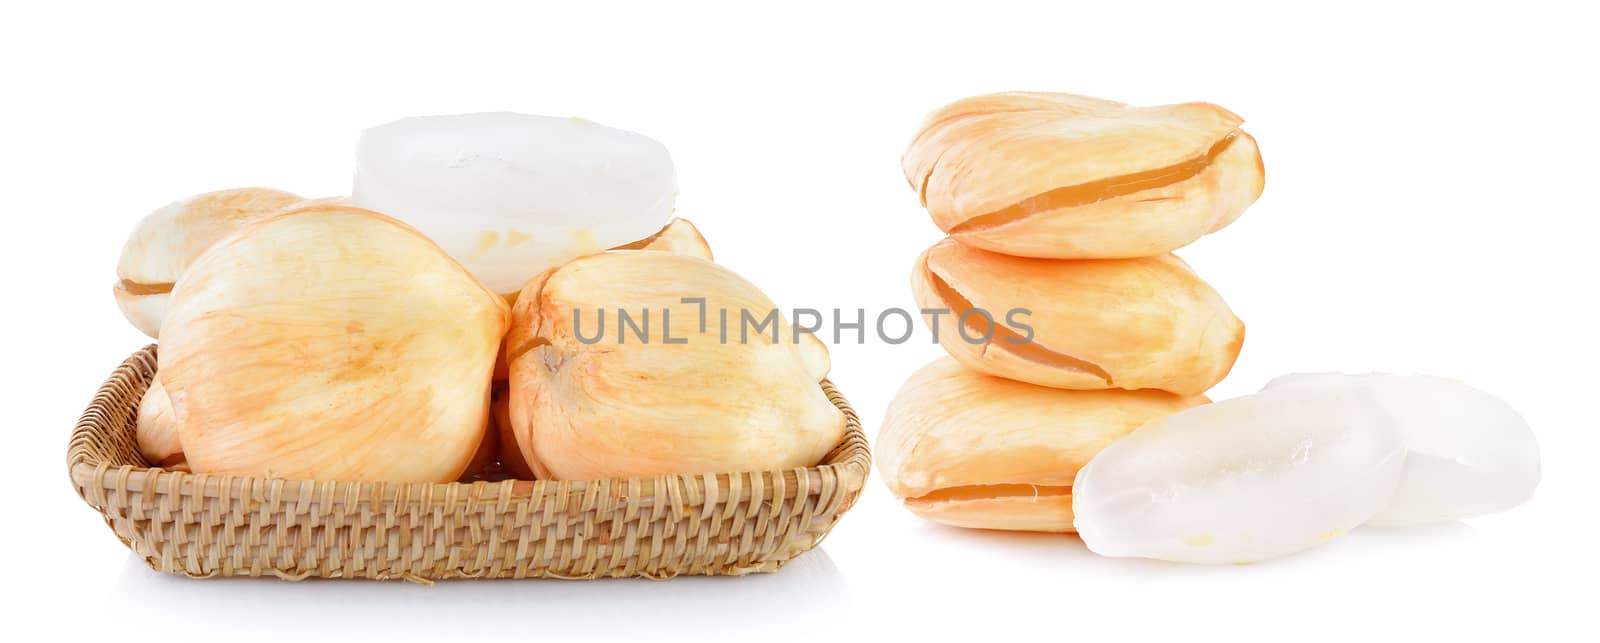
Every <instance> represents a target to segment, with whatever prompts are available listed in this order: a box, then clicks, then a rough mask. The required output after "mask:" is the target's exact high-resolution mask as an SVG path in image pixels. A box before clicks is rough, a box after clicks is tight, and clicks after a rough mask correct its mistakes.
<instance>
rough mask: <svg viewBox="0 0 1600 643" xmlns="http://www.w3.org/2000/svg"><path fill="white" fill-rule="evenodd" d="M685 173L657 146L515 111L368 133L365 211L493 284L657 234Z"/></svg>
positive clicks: (512, 288) (363, 163)
mask: <svg viewBox="0 0 1600 643" xmlns="http://www.w3.org/2000/svg"><path fill="white" fill-rule="evenodd" d="M677 193H678V188H677V174H676V171H675V170H674V168H673V164H672V157H671V155H670V154H668V152H667V148H666V147H664V146H662V145H661V143H659V142H657V141H655V140H654V139H652V138H649V137H647V136H644V135H642V134H638V133H635V132H630V131H626V130H621V129H616V128H612V127H606V126H604V125H600V124H598V123H594V122H590V121H586V120H583V119H579V118H558V117H551V116H535V115H530V114H512V113H506V112H500V113H485V114H460V115H452V116H424V117H416V118H406V119H402V120H398V121H395V122H392V123H388V124H385V125H380V126H378V127H374V128H372V129H369V130H366V131H365V132H362V134H361V141H360V142H359V143H358V144H357V148H356V176H355V187H354V189H353V192H352V195H353V197H354V199H355V204H356V205H358V206H360V207H363V208H369V209H372V210H375V211H378V212H382V213H384V214H387V215H389V216H392V217H395V218H396V219H399V220H401V221H404V222H406V223H407V224H410V225H412V226H415V227H416V228H417V229H418V230H421V231H422V232H423V233H424V234H426V235H428V236H429V238H432V239H433V240H434V241H436V242H438V244H439V246H440V247H442V248H444V249H445V251H446V252H448V253H449V254H450V256H452V257H455V258H456V260H457V261H460V262H461V264H462V265H463V266H466V267H467V269H468V270H470V271H471V272H472V274H473V275H474V276H476V277H477V278H478V279H479V280H480V281H482V282H483V283H484V285H486V286H488V287H489V288H490V289H492V290H494V291H495V292H497V293H501V294H505V295H509V294H511V293H514V292H516V291H518V290H521V289H522V286H523V285H524V284H526V283H528V280H529V279H532V278H533V276H534V275H537V274H539V273H540V272H542V271H544V270H547V269H549V268H552V267H555V266H558V265H561V264H563V263H566V262H567V261H569V260H571V259H573V258H575V257H580V256H583V255H586V254H591V253H595V252H600V251H603V250H605V249H607V248H614V247H616V246H619V245H623V244H627V243H632V242H634V241H637V240H639V239H644V238H646V237H649V236H651V235H652V234H655V232H656V231H657V230H660V229H661V228H662V227H664V226H666V225H667V222H668V221H669V220H671V219H672V210H673V204H674V202H675V201H676V199H677Z"/></svg>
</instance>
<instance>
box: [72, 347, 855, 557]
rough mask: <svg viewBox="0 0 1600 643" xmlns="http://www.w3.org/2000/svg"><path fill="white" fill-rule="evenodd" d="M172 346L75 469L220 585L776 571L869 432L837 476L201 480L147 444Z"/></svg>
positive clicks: (102, 425) (847, 488)
mask: <svg viewBox="0 0 1600 643" xmlns="http://www.w3.org/2000/svg"><path fill="white" fill-rule="evenodd" d="M155 349H156V347H155V346H153V345H152V346H148V347H146V348H145V349H144V350H141V351H139V352H137V353H134V354H133V356H131V357H129V358H128V359H127V361H125V362H123V363H122V366H121V367H119V368H117V370H116V372H114V373H112V374H111V378H110V379H108V380H106V383H105V384H103V385H102V386H101V387H100V391H99V392H98V393H96V394H95V397H94V401H92V402H91V403H90V404H89V408H88V409H87V410H85V411H84V412H83V417H82V418H81V419H79V420H78V426H77V428H76V429H74V430H73V432H72V443H71V445H70V446H69V448H68V450H67V464H68V467H69V469H70V470H71V475H72V483H73V485H74V486H75V487H76V488H77V490H78V493H79V495H81V496H82V497H83V499H84V501H85V502H88V503H89V505H90V506H92V507H94V508H95V509H96V510H98V511H99V512H100V513H101V514H103V515H104V516H105V520H106V524H107V525H109V526H110V527H111V530H112V531H114V532H116V534H117V537H118V538H120V539H121V540H122V542H123V544H126V545H127V546H128V548H129V549H132V550H133V551H134V552H135V553H137V554H138V555H139V556H142V557H143V558H144V560H145V563H146V564H148V565H150V567H151V568H153V569H156V570H158V571H163V572H168V573H175V574H184V575H186V576H191V577H198V578H207V577H214V576H276V577H278V578H283V579H289V580H300V579H304V578H308V577H320V578H375V579H390V578H403V579H408V580H414V581H423V582H426V581H430V580H433V579H448V578H567V579H576V578H599V577H608V576H610V577H623V576H643V577H646V578H654V579H665V578H671V577H673V576H676V575H678V574H713V575H742V574H749V573H752V572H770V571H774V570H777V569H778V568H780V567H782V566H783V564H784V563H786V562H788V561H789V560H791V559H793V558H794V557H795V556H798V555H800V554H801V553H803V552H805V551H807V550H809V549H811V548H812V547H815V546H816V545H817V543H818V542H819V541H821V540H822V538H823V536H825V535H827V533H828V530H829V529H831V528H832V527H833V525H834V523H835V522H837V521H838V520H839V517H840V516H841V515H843V514H844V512H845V511H846V510H847V509H849V508H850V506H851V505H852V504H854V503H855V501H856V498H857V497H858V496H859V495H860V493H861V488H862V486H863V485H864V484H865V482H866V478H867V471H868V469H869V468H870V459H869V458H870V456H869V454H868V451H867V440H866V436H865V435H864V434H863V433H862V431H861V423H860V421H859V419H858V418H857V417H856V414H855V411H853V410H852V409H851V408H850V406H849V404H848V403H846V402H845V400H844V397H843V396H841V395H840V394H839V392H838V391H837V390H835V389H834V388H833V385H832V384H830V383H828V382H826V381H824V382H823V383H822V387H823V389H824V390H825V391H826V392H827V394H828V398H829V399H830V400H832V401H833V403H834V404H836V405H838V407H839V409H840V410H842V411H844V415H845V418H846V420H847V422H848V430H847V433H846V435H845V439H844V441H842V442H841V443H840V444H839V445H838V446H837V447H835V448H834V449H833V451H832V452H830V453H829V454H828V456H827V458H826V460H825V461H824V462H823V464H822V465H820V466H816V467H811V468H804V469H789V470H783V471H760V472H750V473H734V474H702V475H670V476H660V477H654V478H631V479H616V480H590V481H521V480H516V481H512V480H508V481H503V482H474V483H471V484H462V483H450V484H407V483H371V482H318V481H310V480H306V481H299V480H280V479H267V478H250V477H239V476H223V475H199V474H188V473H181V472H172V471H164V470H161V469H154V468H149V467H148V465H146V464H145V463H144V461H143V460H142V459H141V458H140V456H139V454H138V449H137V448H136V447H135V445H134V436H133V433H134V418H135V415H136V413H137V410H138V405H139V398H140V396H142V395H143V393H144V390H145V388H146V387H147V386H148V385H149V383H150V381H151V379H152V377H153V376H154V374H155V369H156V350H155Z"/></svg>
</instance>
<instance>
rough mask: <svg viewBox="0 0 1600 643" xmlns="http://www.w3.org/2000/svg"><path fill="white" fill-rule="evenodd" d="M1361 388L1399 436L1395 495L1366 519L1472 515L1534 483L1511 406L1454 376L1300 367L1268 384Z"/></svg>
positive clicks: (1529, 445) (1527, 432)
mask: <svg viewBox="0 0 1600 643" xmlns="http://www.w3.org/2000/svg"><path fill="white" fill-rule="evenodd" d="M1346 384H1348V385H1354V386H1361V387H1363V388H1366V389H1367V390H1368V391H1369V392H1370V393H1371V394H1372V396H1373V397H1374V398H1375V399H1376V400H1377V401H1378V402H1379V403H1380V404H1382V405H1383V409H1384V411H1386V412H1388V413H1389V414H1390V415H1392V416H1394V418H1395V425H1396V426H1397V427H1398V428H1399V430H1400V431H1401V434H1402V437H1403V439H1404V440H1405V443H1406V449H1407V452H1408V453H1407V456H1406V467H1405V473H1404V474H1403V475H1402V476H1401V477H1400V487H1399V489H1398V490H1396V491H1395V496H1394V500H1393V501H1391V502H1390V503H1389V506H1388V507H1387V508H1385V509H1384V510H1383V511H1382V512H1380V513H1378V515H1376V516H1373V517H1372V519H1371V520H1369V521H1367V523H1368V524H1372V525H1379V526H1400V525H1415V524H1422V523H1429V522H1441V521H1447V520H1457V519H1461V518H1471V517H1473V516H1481V515H1484V514H1489V513H1495V512H1498V511H1505V510H1507V509H1511V508H1512V507H1515V506H1517V505H1520V504H1522V503H1523V502H1524V501H1526V500H1527V499H1528V498H1529V497H1530V496H1532V495H1533V490H1534V488H1535V487H1537V486H1538V485H1539V477H1540V464H1539V443H1538V440H1536V439H1535V438H1534V435H1533V430H1532V429H1531V428H1529V427H1528V423H1527V421H1525V420H1523V419H1522V416H1521V415H1520V414H1518V413H1517V411H1516V409H1513V408H1511V405H1509V404H1506V402H1505V401H1504V400H1502V399H1500V398H1498V397H1495V396H1493V395H1490V394H1488V393H1485V392H1483V391H1480V390H1478V389H1475V388H1472V387H1471V386H1467V385H1466V384H1463V383H1461V382H1459V381H1456V380H1452V379H1448V378H1443V377H1434V376H1429V375H1387V374H1381V373H1373V374H1365V375H1343V374H1339V373H1301V374H1294V375H1285V376H1282V377H1279V378H1277V379H1274V380H1273V381H1271V382H1269V383H1268V384H1267V389H1268V390H1275V389H1279V388H1287V387H1302V388H1306V389H1308V390H1318V389H1322V388H1327V387H1334V386H1339V385H1346Z"/></svg>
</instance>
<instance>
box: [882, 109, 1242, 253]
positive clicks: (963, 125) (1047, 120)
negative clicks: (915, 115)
mask: <svg viewBox="0 0 1600 643" xmlns="http://www.w3.org/2000/svg"><path fill="white" fill-rule="evenodd" d="M1242 122H1243V119H1241V118H1239V117H1238V116H1237V115H1235V114H1234V113H1232V112H1230V111H1228V110H1226V109H1223V108H1221V107H1218V106H1216V105H1212V104H1209V103H1182V104H1177V105H1161V106H1156V107H1135V106H1131V105H1125V104H1123V103H1118V102H1115V101H1109V100H1102V99H1098V98H1089V97H1087V96H1074V95H1072V94H1056V93H1044V92H1009V93H1001V94H988V95H984V96H976V97H972V98H967V99H963V100H959V101H956V102H955V103H952V104H950V105H948V106H946V107H944V108H942V109H940V110H938V111H936V112H934V113H933V114H931V115H929V116H928V118H927V120H926V121H925V122H924V123H923V126H922V128H921V130H920V131H919V132H918V133H917V135H916V137H915V139H914V140H913V141H912V143H911V145H910V147H909V148H908V149H907V150H906V153H905V156H904V157H903V159H902V162H901V167H902V169H903V170H904V171H905V176H906V180H907V181H909V182H910V184H911V187H912V189H915V190H917V191H918V193H919V194H920V195H921V199H922V204H923V205H924V206H925V207H926V208H927V209H928V213H929V214H930V215H931V216H932V217H933V221H934V223H935V224H937V225H938V226H939V229H941V230H944V231H945V232H946V233H947V234H949V235H950V236H951V237H954V238H955V239H957V240H959V241H961V242H962V243H967V244H971V245H973V246H977V247H980V248H985V249H988V250H993V251H996V252H1003V253H1005V254H1010V255H1017V256H1024V257H1047V258H1055V259H1121V258H1128V257H1146V256H1150V255H1158V254H1162V253H1166V252H1170V251H1172V250H1175V249H1177V248H1180V247H1183V246H1185V245H1188V244H1189V243H1191V242H1193V241H1194V240H1196V239H1199V238H1200V237H1201V236H1203V235H1205V234H1208V233H1211V232H1215V231H1217V230H1220V229H1222V228H1223V227H1225V226H1227V225H1228V224H1229V223H1232V222H1233V220H1234V219H1236V218H1238V217H1239V215H1240V214H1241V213H1243V212H1244V210H1245V208H1246V207H1248V206H1249V205H1250V204H1251V203H1253V202H1255V200H1256V198H1257V197H1258V196H1260V195H1261V190H1262V187H1263V186H1264V184H1265V183H1264V181H1265V177H1264V171H1263V169H1262V165H1261V153H1260V150H1258V149H1257V148H1256V142H1255V139H1254V138H1252V137H1251V136H1250V135H1249V134H1248V133H1246V132H1245V131H1244V130H1241V129H1239V125H1240V123H1242Z"/></svg>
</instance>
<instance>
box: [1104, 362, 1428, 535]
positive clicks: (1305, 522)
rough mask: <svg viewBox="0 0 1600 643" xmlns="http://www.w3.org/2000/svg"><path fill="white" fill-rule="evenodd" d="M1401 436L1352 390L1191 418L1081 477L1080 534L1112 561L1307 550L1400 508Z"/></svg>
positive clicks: (1263, 401)
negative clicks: (1395, 502)
mask: <svg viewBox="0 0 1600 643" xmlns="http://www.w3.org/2000/svg"><path fill="white" fill-rule="evenodd" d="M1394 424H1395V420H1394V418H1392V417H1390V416H1389V415H1388V414H1387V413H1385V412H1384V411H1383V410H1382V407H1381V406H1380V405H1379V403H1378V402H1377V401H1376V400H1375V399H1374V398H1373V396H1372V394H1371V392H1370V391H1368V390H1367V389H1366V388H1365V387H1361V386H1355V385H1351V384H1339V385H1337V386H1328V387H1321V388H1318V389H1317V390H1307V389H1306V388H1302V387H1292V386H1285V387H1282V388H1277V389H1272V390H1267V391H1263V392H1260V393H1256V394H1253V395H1246V396H1243V397H1237V398H1234V399H1230V400H1224V401H1221V402H1215V403H1213V404H1209V405H1205V406H1200V407H1195V408H1192V409H1188V410H1186V411H1180V412H1178V413H1174V414H1172V415H1169V416H1167V417H1165V418H1162V419H1159V420H1156V421H1154V422H1151V423H1150V424H1147V425H1145V426H1143V427H1141V428H1139V429H1138V430H1136V431H1134V432H1133V433H1132V434H1131V435H1129V436H1128V437H1127V438H1124V439H1123V440H1121V441H1119V442H1117V443H1116V444H1113V445H1111V446H1110V447H1108V448H1106V449H1105V450H1104V451H1101V452H1100V454H1099V455H1097V456H1095V458H1094V459H1093V460H1091V461H1090V462H1089V464H1088V466H1085V467H1084V468H1083V469H1082V470H1080V471H1079V472H1078V477H1077V479H1076V481H1075V482H1074V486H1073V494H1074V503H1073V510H1074V512H1075V513H1076V516H1077V518H1076V523H1075V524H1076V526H1077V528H1078V533H1079V535H1080V536H1081V537H1082V538H1083V541H1084V543H1085V544H1086V545H1088V547H1089V549H1091V550H1093V551H1094V552H1096V553H1099V554H1102V555H1105V556H1133V557H1143V558H1158V559H1162V560H1170V561H1178V562H1191V563H1245V562H1254V561H1259V560H1266V559H1269V558H1275V557H1278V556H1283V555H1287V554H1292V553H1295V552H1298V551H1301V550H1304V549H1308V548H1311V547H1314V546H1316V545H1318V544H1320V543H1323V542H1326V541H1328V540H1331V539H1333V538H1336V537H1338V536H1340V535H1342V534H1344V533H1345V532H1347V531H1349V530H1350V529H1353V528H1355V527H1356V526H1358V525H1360V524H1362V523H1364V522H1366V521H1367V520H1369V519H1371V518H1372V517H1373V516H1375V515H1378V513H1379V512H1382V511H1383V510H1384V509H1385V508H1386V507H1388V506H1389V503H1390V501H1391V500H1392V499H1393V498H1394V494H1395V489H1396V487H1397V485H1398V484H1399V482H1400V476H1401V473H1402V471H1403V468H1404V465H1405V459H1406V447H1405V442H1404V441H1403V440H1402V439H1401V433H1400V431H1399V430H1397V429H1396V427H1395V426H1394Z"/></svg>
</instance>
